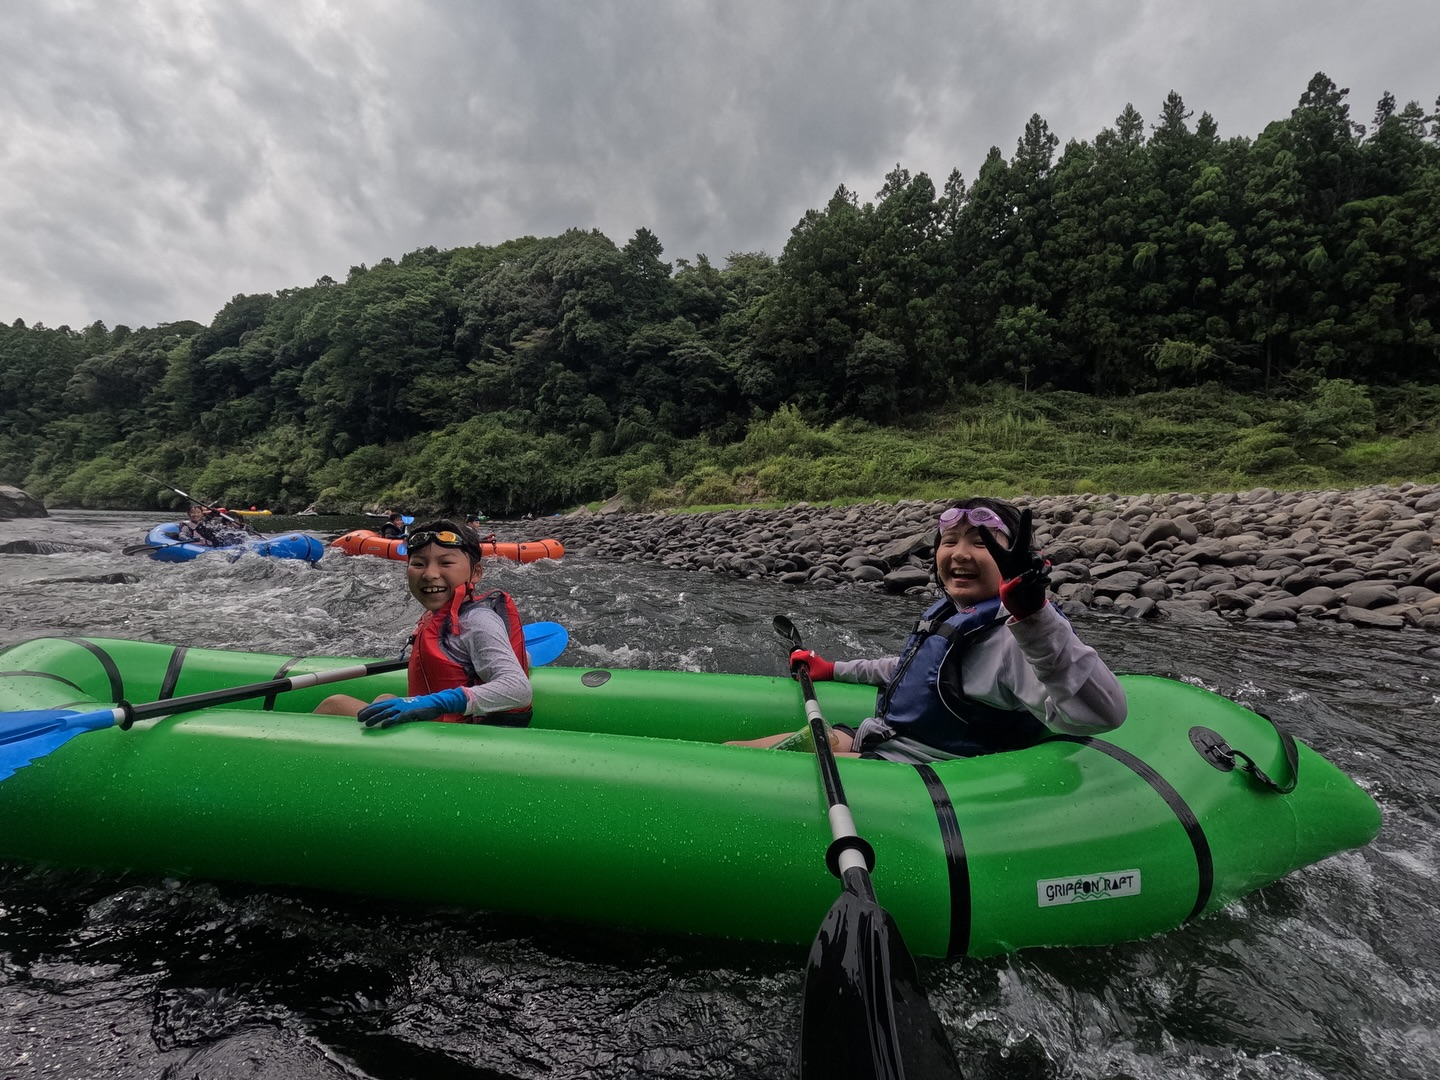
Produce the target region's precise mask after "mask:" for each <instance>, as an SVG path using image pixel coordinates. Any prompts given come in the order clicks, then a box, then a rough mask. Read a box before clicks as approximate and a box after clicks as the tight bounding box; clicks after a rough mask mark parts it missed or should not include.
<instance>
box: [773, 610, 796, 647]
mask: <svg viewBox="0 0 1440 1080" xmlns="http://www.w3.org/2000/svg"><path fill="white" fill-rule="evenodd" d="M770 626H771V627H772V628H773V629H774V631H775V633H777V634H779V635H780V636H781V637H783V638H784V639H785V640H786V641H788V642H790V644H791V645H792V646H794V647H795V648H797V649H799V648H801V647H803V645H804V641H803V639H802V638H801V637H800V631H799V630H797V629H796V628H795V624H794V623H793V622H791V621H790V620H789V619H787V618H786V617H785V616H784V615H776V616H775V618H774V619H772V620H771V622H770Z"/></svg>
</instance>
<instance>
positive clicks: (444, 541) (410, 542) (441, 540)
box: [405, 529, 480, 559]
mask: <svg viewBox="0 0 1440 1080" xmlns="http://www.w3.org/2000/svg"><path fill="white" fill-rule="evenodd" d="M431 544H439V545H440V546H441V547H448V548H458V549H459V550H461V551H463V552H465V554H467V555H469V556H470V557H471V558H474V559H478V558H480V549H479V548H478V547H477V546H476V545H475V543H474V542H473V541H471V540H467V539H465V537H463V536H461V535H460V534H459V533H456V532H451V531H450V530H449V529H442V530H441V531H440V532H428V531H427V532H417V533H411V534H410V535H409V536H408V537H406V539H405V550H406V551H408V552H410V553H411V554H414V553H415V552H417V551H419V550H420V549H421V548H423V547H429V546H430V545H431Z"/></svg>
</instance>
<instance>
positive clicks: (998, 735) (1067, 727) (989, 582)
mask: <svg viewBox="0 0 1440 1080" xmlns="http://www.w3.org/2000/svg"><path fill="white" fill-rule="evenodd" d="M936 528H937V531H936V538H935V575H936V578H937V579H938V581H939V583H940V587H941V589H942V591H943V593H944V595H943V596H942V597H941V598H940V599H939V600H938V601H936V602H935V603H934V604H933V605H931V607H930V608H928V609H927V610H926V611H925V613H924V614H923V615H922V616H921V618H920V621H919V622H918V623H917V624H916V627H915V629H914V631H913V632H912V633H911V635H910V638H909V640H908V641H907V642H906V644H905V648H904V650H903V651H902V652H901V654H900V655H899V656H890V657H885V658H883V659H877V660H841V661H837V662H835V663H831V662H830V661H829V660H826V659H824V658H823V657H821V656H818V655H817V654H815V653H814V652H811V651H809V650H805V649H796V650H795V651H794V652H792V653H791V654H790V665H791V668H792V670H793V669H794V668H795V667H796V666H797V665H799V664H804V665H806V666H807V667H808V668H809V669H810V677H811V678H812V679H814V680H816V681H820V680H824V679H836V680H838V681H840V682H853V683H871V684H874V685H876V686H878V687H880V692H879V694H878V696H877V700H876V706H875V715H874V716H872V717H870V718H869V719H868V720H865V721H864V722H862V723H861V724H860V725H859V727H857V728H850V727H848V726H845V725H838V724H837V725H836V726H835V727H834V728H833V733H832V736H831V739H832V745H834V747H835V751H836V752H837V753H843V754H852V755H857V756H860V757H867V758H883V759H885V760H889V761H902V762H907V763H911V764H920V763H925V762H931V761H943V760H946V759H949V758H957V757H975V756H977V755H980V754H992V753H997V752H1000V751H1004V750H1020V749H1023V748H1024V747H1027V746H1033V745H1035V744H1036V743H1038V742H1040V741H1042V740H1043V739H1045V738H1046V737H1047V736H1049V735H1050V734H1051V733H1052V732H1062V733H1067V734H1074V735H1095V734H1100V733H1102V732H1105V731H1109V730H1111V729H1112V728H1116V727H1119V726H1120V724H1122V723H1123V722H1124V720H1125V711H1126V705H1125V691H1124V690H1123V689H1121V687H1120V683H1119V681H1118V680H1117V679H1116V678H1115V676H1114V674H1113V673H1112V672H1111V671H1110V669H1109V668H1108V667H1106V666H1105V663H1104V661H1102V660H1101V659H1100V657H1099V656H1098V655H1097V654H1096V652H1095V650H1094V649H1092V648H1090V646H1088V645H1086V644H1085V643H1084V642H1082V641H1081V640H1080V639H1079V638H1078V637H1077V636H1076V634H1075V631H1074V629H1073V628H1072V627H1071V626H1070V623H1069V621H1068V620H1067V619H1066V618H1065V617H1064V616H1063V615H1061V614H1060V613H1059V612H1058V611H1057V610H1056V609H1055V608H1054V607H1053V606H1052V605H1051V604H1050V603H1049V602H1048V601H1047V599H1046V589H1047V587H1048V585H1049V564H1048V563H1047V562H1045V561H1044V559H1043V558H1042V557H1041V555H1040V554H1039V553H1037V552H1035V551H1034V550H1032V547H1031V536H1032V526H1031V515H1030V511H1029V510H1025V511H1024V512H1023V513H1022V512H1021V511H1020V510H1019V509H1018V508H1017V507H1016V506H1014V505H1013V504H1011V503H1008V502H1005V501H1003V500H1001V499H982V498H974V499H964V500H961V501H959V502H957V503H956V504H955V505H954V506H952V507H950V508H949V509H947V510H946V511H945V512H944V513H942V514H941V515H940V518H939V521H938V522H937V523H936ZM789 737H790V736H789V734H788V733H786V734H781V735H771V736H766V737H765V738H761V739H753V740H749V741H743V742H736V743H734V744H733V745H736V746H761V747H768V746H774V745H775V744H776V743H778V742H781V741H783V740H784V739H787V738H789Z"/></svg>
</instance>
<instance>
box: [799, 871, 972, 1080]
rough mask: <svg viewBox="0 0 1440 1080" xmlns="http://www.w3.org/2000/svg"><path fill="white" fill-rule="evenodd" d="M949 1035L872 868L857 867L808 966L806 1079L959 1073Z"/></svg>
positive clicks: (803, 1041) (928, 1077)
mask: <svg viewBox="0 0 1440 1080" xmlns="http://www.w3.org/2000/svg"><path fill="white" fill-rule="evenodd" d="M961 1075H962V1074H961V1072H960V1063H959V1061H957V1060H956V1057H955V1052H954V1050H952V1049H951V1047H950V1039H949V1036H948V1035H947V1034H946V1033H945V1027H944V1025H943V1024H941V1022H940V1018H939V1017H938V1016H936V1015H935V1010H934V1009H933V1008H931V1007H930V1001H929V999H928V998H926V996H925V991H924V990H922V989H921V987H920V979H919V976H918V974H917V973H916V970H915V961H914V959H913V958H912V957H911V956H910V951H909V950H908V949H907V948H906V947H905V942H904V940H903V939H902V938H901V936H900V929H899V927H897V926H896V925H895V920H894V919H892V918H891V917H890V913H889V912H888V911H886V910H885V909H884V908H882V907H881V906H880V905H879V903H877V902H876V900H875V894H874V892H873V890H871V888H870V881H869V877H868V875H865V874H864V872H863V871H851V872H849V873H847V874H846V875H845V888H844V890H843V891H842V892H841V893H840V898H839V899H838V900H836V901H835V903H834V905H832V906H831V908H830V911H829V912H828V913H827V914H826V916H825V921H824V923H823V924H821V927H820V933H819V934H818V935H817V936H816V938H815V943H814V944H813V945H812V946H811V947H810V964H809V967H808V968H807V969H806V971H805V1001H804V1005H803V1006H802V1009H801V1014H800V1076H801V1080H822V1078H823V1080H903V1078H906V1077H908V1078H909V1080H932V1078H934V1080H952V1078H953V1080H960V1077H961Z"/></svg>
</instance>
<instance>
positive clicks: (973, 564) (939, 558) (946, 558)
mask: <svg viewBox="0 0 1440 1080" xmlns="http://www.w3.org/2000/svg"><path fill="white" fill-rule="evenodd" d="M990 535H991V536H992V537H994V538H995V540H996V541H997V542H998V543H1000V544H1001V545H1002V546H1006V545H1008V544H1009V537H1007V536H1006V535H1005V534H1004V533H1002V532H999V531H998V530H995V529H992V530H991V531H990ZM935 573H936V576H938V577H939V579H940V587H941V588H942V589H944V590H945V593H946V595H948V596H949V597H950V599H951V600H954V601H955V604H956V605H957V606H958V607H974V606H975V605H976V604H978V603H980V602H981V601H982V600H989V599H990V598H991V597H993V596H999V595H1000V568H999V567H997V566H996V565H995V560H994V559H993V558H991V556H990V552H989V551H987V550H986V548H985V543H984V541H982V540H981V539H980V533H979V532H978V531H977V530H976V528H975V526H974V525H971V524H970V523H969V522H968V521H962V522H960V523H959V524H957V525H955V526H953V527H952V528H949V529H946V530H945V531H944V532H942V533H941V534H940V545H939V546H938V547H937V548H936V549H935Z"/></svg>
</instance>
